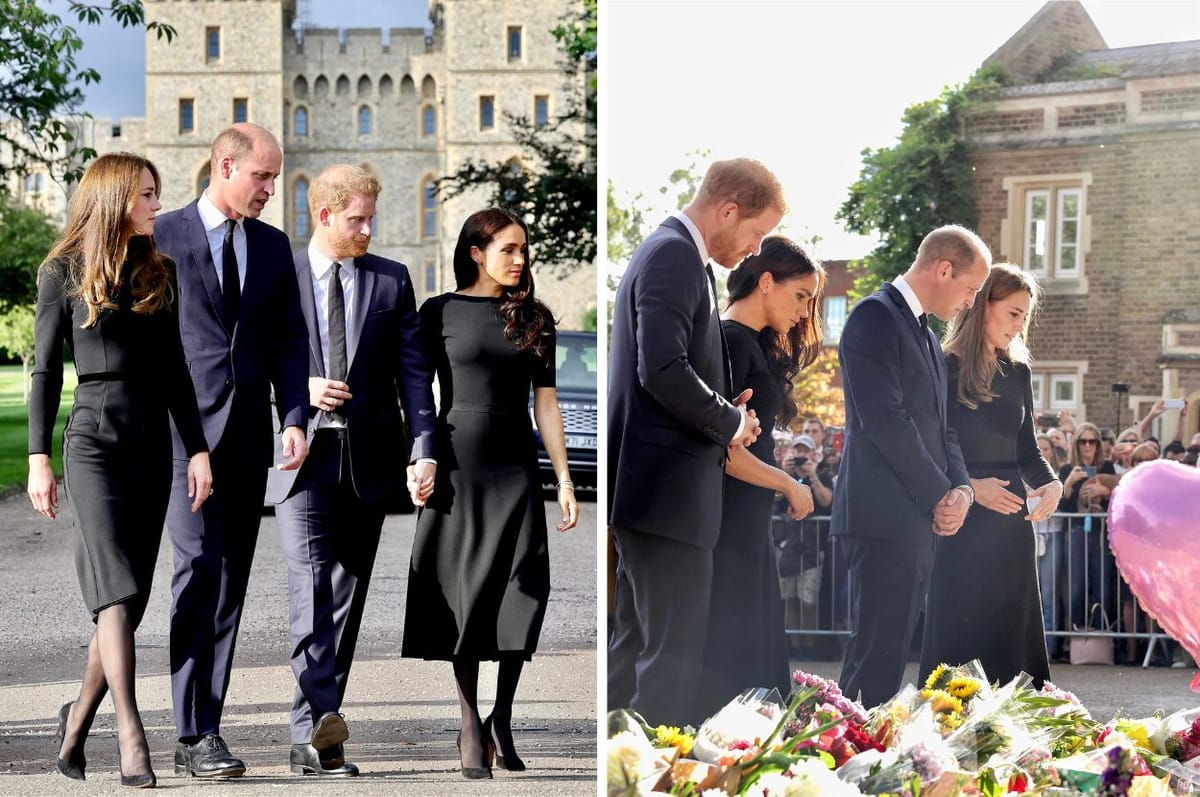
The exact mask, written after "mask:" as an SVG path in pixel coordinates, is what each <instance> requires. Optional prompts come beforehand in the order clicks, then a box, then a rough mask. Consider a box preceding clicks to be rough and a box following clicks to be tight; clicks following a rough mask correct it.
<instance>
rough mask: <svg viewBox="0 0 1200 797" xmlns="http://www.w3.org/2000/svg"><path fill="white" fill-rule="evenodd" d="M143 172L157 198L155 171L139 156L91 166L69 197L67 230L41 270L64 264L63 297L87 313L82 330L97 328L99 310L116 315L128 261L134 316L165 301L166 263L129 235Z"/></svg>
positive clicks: (147, 242)
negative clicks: (75, 299) (148, 176)
mask: <svg viewBox="0 0 1200 797" xmlns="http://www.w3.org/2000/svg"><path fill="white" fill-rule="evenodd" d="M143 169H146V170H148V171H149V172H150V174H151V176H153V178H154V191H155V193H156V194H157V193H159V192H160V191H161V188H162V183H161V181H160V180H159V176H158V169H156V168H155V167H154V164H153V163H151V162H150V161H149V160H147V159H146V158H144V157H142V156H141V155H134V154H132V153H129V152H111V153H108V154H107V155H101V156H100V157H99V158H97V159H96V160H94V161H92V163H91V165H90V166H88V168H87V171H86V172H84V173H83V179H82V180H80V181H79V187H78V188H76V189H75V193H74V195H73V196H72V197H71V202H70V205H69V206H68V208H67V226H66V228H65V229H64V230H63V234H62V236H61V237H60V238H59V239H58V241H57V242H56V243H55V244H54V246H53V247H52V248H51V249H50V253H49V254H47V255H46V259H45V260H44V261H42V264H41V266H40V268H42V269H45V268H48V267H50V266H51V264H56V263H57V261H65V263H66V274H65V275H64V283H65V284H66V286H67V291H68V292H69V293H70V294H71V295H74V296H77V297H79V299H81V300H82V301H83V302H84V303H85V304H86V305H87V308H88V315H87V320H86V321H84V323H83V325H82V326H83V328H84V329H87V328H88V327H92V326H95V325H96V322H97V321H98V320H99V319H100V312H101V311H102V310H115V309H117V306H118V305H117V297H118V296H119V295H120V292H121V289H122V287H124V286H123V285H122V284H121V278H122V274H121V271H122V268H123V267H124V265H125V263H126V262H127V261H128V262H130V263H131V264H132V265H131V268H130V271H129V274H128V280H129V285H128V287H129V293H130V296H132V297H133V311H134V312H135V313H153V312H156V311H158V310H159V309H161V308H162V306H163V305H164V304H165V303H167V302H168V301H170V297H169V296H168V280H167V267H166V264H165V259H164V258H163V256H162V255H161V254H160V253H159V252H158V250H157V249H156V248H155V246H154V241H153V239H152V238H151V237H150V236H148V235H145V236H143V235H135V234H134V231H133V225H132V223H131V222H130V218H129V216H130V214H131V213H132V212H133V207H134V204H135V203H136V202H137V199H138V195H139V194H140V193H141V190H142V170H143Z"/></svg>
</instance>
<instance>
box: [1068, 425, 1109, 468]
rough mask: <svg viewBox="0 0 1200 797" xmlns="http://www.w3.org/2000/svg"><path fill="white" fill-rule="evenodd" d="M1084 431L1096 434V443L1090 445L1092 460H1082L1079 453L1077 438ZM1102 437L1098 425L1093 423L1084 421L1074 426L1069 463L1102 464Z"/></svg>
mask: <svg viewBox="0 0 1200 797" xmlns="http://www.w3.org/2000/svg"><path fill="white" fill-rule="evenodd" d="M1084 432H1091V433H1092V434H1094V435H1095V436H1096V440H1097V441H1100V442H1097V443H1096V445H1094V446H1092V461H1091V462H1084V461H1083V457H1082V456H1081V455H1080V453H1079V451H1080V446H1079V438H1081V437H1083V433H1084ZM1101 443H1102V438H1101V437H1100V427H1098V426H1096V424H1094V423H1090V422H1088V421H1084V422H1083V423H1081V424H1079V425H1078V426H1076V427H1075V437H1074V438H1073V439H1072V440H1071V464H1072V465H1091V466H1092V467H1095V468H1098V467H1100V466H1101V465H1103V464H1104V450H1103V448H1102V447H1101Z"/></svg>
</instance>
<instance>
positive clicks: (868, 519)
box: [830, 225, 992, 707]
mask: <svg viewBox="0 0 1200 797" xmlns="http://www.w3.org/2000/svg"><path fill="white" fill-rule="evenodd" d="M991 259H992V258H991V253H990V252H989V251H988V248H987V246H986V245H985V244H984V243H983V241H981V240H980V239H979V236H977V235H976V234H975V233H973V232H971V231H970V230H968V229H966V228H964V227H959V226H954V225H951V226H946V227H939V228H938V229H936V230H934V231H933V232H931V233H929V235H927V236H925V239H924V240H923V241H922V242H921V246H920V248H919V249H918V250H917V257H916V260H915V261H914V262H913V264H912V265H911V266H910V267H909V269H908V271H907V272H905V274H904V275H903V276H900V277H897V278H896V279H895V280H894V281H893V282H892V283H885V284H884V285H883V287H882V288H881V289H880V290H879V291H877V292H876V293H874V294H872V295H871V296H868V297H867V298H865V299H863V300H862V301H861V302H859V303H858V304H857V305H856V306H855V308H854V311H853V312H852V313H851V314H850V317H849V318H847V319H846V325H845V327H844V328H843V329H842V337H841V342H840V343H839V345H838V356H839V359H840V361H841V366H842V389H843V392H844V394H845V402H846V431H845V439H844V442H843V448H842V465H841V470H840V471H839V475H838V480H837V485H836V488H835V489H834V496H833V511H832V527H831V530H830V534H831V535H833V536H835V537H837V538H838V542H839V543H840V544H841V545H842V546H843V549H844V551H845V554H846V561H847V562H848V563H849V566H850V596H851V604H850V621H851V628H852V629H853V631H852V633H851V636H850V644H849V646H848V647H847V648H846V658H845V662H844V664H843V666H842V674H841V678H840V679H839V684H840V686H841V689H842V691H843V692H844V693H845V694H847V695H849V696H850V697H855V696H857V695H858V694H859V693H860V692H861V700H862V702H863V705H865V706H868V707H870V706H875V705H878V704H879V703H882V702H883V701H885V700H887V699H888V698H890V697H892V695H894V694H895V693H896V691H897V690H898V689H899V688H900V682H901V680H902V679H903V677H904V662H905V660H906V658H907V654H908V649H909V642H910V641H911V639H912V634H913V631H914V627H915V624H916V621H917V618H918V617H919V616H920V612H921V610H922V608H923V607H924V603H925V593H926V586H927V582H928V576H929V571H930V568H931V567H932V564H933V535H934V534H943V535H951V534H954V533H956V532H957V531H958V529H959V527H960V526H962V523H963V520H964V519H965V518H966V514H967V510H968V509H969V508H970V506H971V504H972V503H973V502H974V500H975V494H974V491H973V490H972V489H971V483H970V480H969V479H968V477H967V470H966V467H965V465H964V464H963V457H962V451H961V450H960V449H959V447H958V438H957V436H956V435H955V433H954V430H953V429H952V428H950V427H948V426H947V425H946V401H947V395H946V393H947V387H946V380H947V377H946V365H945V361H944V360H943V358H942V351H941V347H940V346H939V345H938V342H937V338H936V336H935V335H934V334H933V333H932V332H931V331H930V329H929V326H928V318H927V315H928V314H933V315H935V316H937V317H938V318H940V319H942V320H943V321H949V320H950V319H951V318H953V317H954V316H955V315H957V314H958V312H959V311H960V310H965V309H966V308H968V307H970V306H971V304H972V303H973V302H974V301H975V295H976V294H977V293H978V292H979V289H980V288H981V287H982V286H983V281H984V280H985V279H987V275H988V269H989V267H990V264H991ZM954 663H957V662H954Z"/></svg>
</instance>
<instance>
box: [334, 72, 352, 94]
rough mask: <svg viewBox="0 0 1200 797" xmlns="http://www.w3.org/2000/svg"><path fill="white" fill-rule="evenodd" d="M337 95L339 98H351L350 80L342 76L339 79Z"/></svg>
mask: <svg viewBox="0 0 1200 797" xmlns="http://www.w3.org/2000/svg"><path fill="white" fill-rule="evenodd" d="M337 95H338V96H339V97H349V96H350V78H348V77H346V76H345V75H341V76H339V77H338V79H337Z"/></svg>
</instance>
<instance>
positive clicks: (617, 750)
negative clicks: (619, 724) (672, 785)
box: [608, 731, 671, 795]
mask: <svg viewBox="0 0 1200 797" xmlns="http://www.w3.org/2000/svg"><path fill="white" fill-rule="evenodd" d="M670 752H671V751H663V750H656V749H655V748H654V746H653V745H652V744H650V740H649V739H647V738H646V736H645V734H642V733H635V732H633V731H621V732H620V733H618V734H617V735H616V736H613V737H612V738H611V739H609V740H608V793H609V794H621V795H623V794H637V793H640V791H639V789H638V786H639V784H641V783H642V782H643V781H645V780H646V779H648V778H652V777H655V776H656V775H659V774H661V773H662V772H663V771H664V770H665V769H666V767H667V766H668V763H667V756H668V755H669V754H670Z"/></svg>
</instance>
